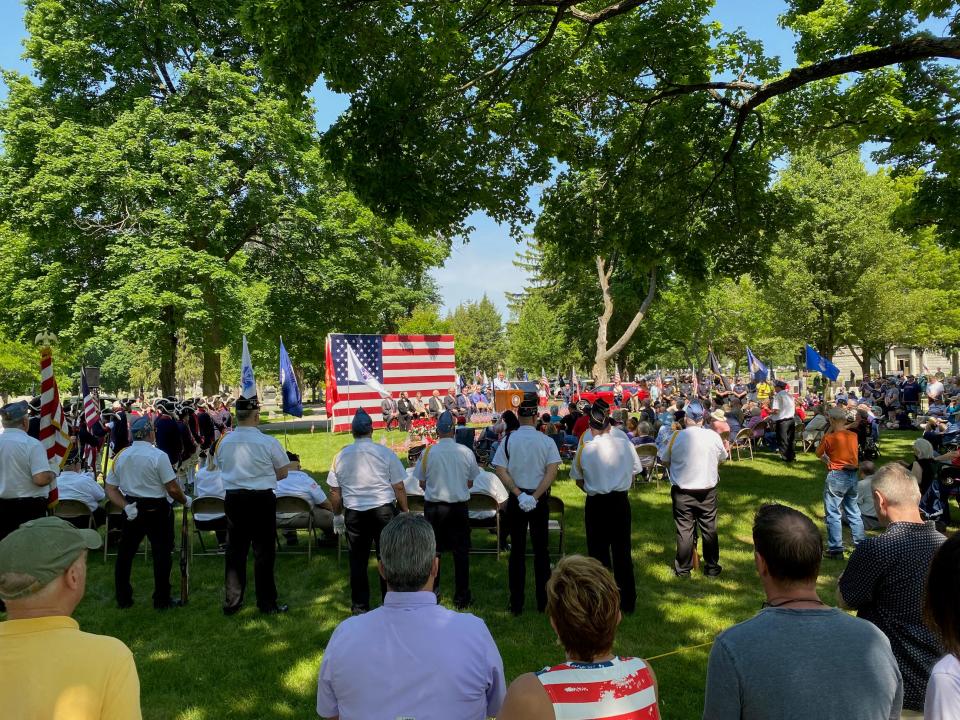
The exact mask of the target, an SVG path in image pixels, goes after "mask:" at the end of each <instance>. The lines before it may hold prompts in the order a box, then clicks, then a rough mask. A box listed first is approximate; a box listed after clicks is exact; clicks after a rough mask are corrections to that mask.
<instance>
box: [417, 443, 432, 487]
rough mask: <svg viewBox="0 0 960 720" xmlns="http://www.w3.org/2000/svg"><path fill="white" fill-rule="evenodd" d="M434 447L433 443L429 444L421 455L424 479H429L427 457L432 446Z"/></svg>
mask: <svg viewBox="0 0 960 720" xmlns="http://www.w3.org/2000/svg"><path fill="white" fill-rule="evenodd" d="M432 447H433V445H427V447H425V448H424V449H423V454H422V455H421V456H420V466H421V467H422V468H423V479H424V480H426V479H427V458H428V457H429V456H430V448H432Z"/></svg>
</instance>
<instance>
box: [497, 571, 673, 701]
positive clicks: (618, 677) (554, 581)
mask: <svg viewBox="0 0 960 720" xmlns="http://www.w3.org/2000/svg"><path fill="white" fill-rule="evenodd" d="M619 595H620V592H619V590H618V589H617V583H616V582H614V579H613V577H611V575H610V571H609V570H607V569H605V568H604V567H602V566H601V565H600V563H599V562H597V560H595V559H594V558H585V557H583V556H581V555H567V556H566V557H564V558H561V559H560V562H558V563H557V568H556V569H555V570H554V571H553V575H552V576H551V577H550V582H548V583H547V615H549V617H550V624H551V626H552V627H553V630H554V632H555V633H556V635H557V639H558V640H559V641H560V644H561V645H563V649H564V651H565V652H566V656H567V657H566V661H565V662H563V663H561V664H560V665H555V666H554V667H546V668H544V669H543V670H541V671H540V672H537V673H527V674H526V675H521V676H520V677H518V678H517V679H516V680H514V681H513V683H512V684H511V685H510V689H509V690H508V691H507V697H506V699H505V700H504V701H503V709H502V710H501V711H500V714H499V715H497V718H498V720H557V719H558V718H559V720H564V718H587V717H589V718H593V719H594V720H605V719H607V718H611V719H614V718H616V719H620V720H633V719H636V720H640V718H646V719H647V720H658V718H659V717H660V709H659V707H658V706H657V685H656V677H655V676H654V674H653V668H651V667H650V666H649V665H648V664H647V663H646V662H645V661H644V660H641V659H640V658H633V657H621V656H619V655H614V654H613V645H614V639H615V637H616V633H617V627H618V626H619V625H620V620H621V618H622V616H621V614H620V606H621V604H622V603H621V602H620V598H619Z"/></svg>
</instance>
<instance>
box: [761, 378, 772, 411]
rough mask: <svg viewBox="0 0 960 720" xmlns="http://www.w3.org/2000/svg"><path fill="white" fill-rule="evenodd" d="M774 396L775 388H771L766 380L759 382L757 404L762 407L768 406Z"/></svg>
mask: <svg viewBox="0 0 960 720" xmlns="http://www.w3.org/2000/svg"><path fill="white" fill-rule="evenodd" d="M771 395H773V388H772V387H771V386H770V383H768V382H767V381H766V380H760V381H758V382H757V402H758V403H760V404H761V405H766V404H767V401H768V400H770V396H771Z"/></svg>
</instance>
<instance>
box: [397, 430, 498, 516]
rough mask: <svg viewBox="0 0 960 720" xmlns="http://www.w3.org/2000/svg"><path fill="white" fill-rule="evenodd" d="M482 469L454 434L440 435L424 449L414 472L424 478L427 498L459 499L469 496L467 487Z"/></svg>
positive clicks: (457, 500)
mask: <svg viewBox="0 0 960 720" xmlns="http://www.w3.org/2000/svg"><path fill="white" fill-rule="evenodd" d="M482 472H483V471H482V470H481V469H480V467H479V466H478V465H477V458H476V456H475V455H474V454H473V452H471V451H470V450H469V449H468V448H467V447H466V446H464V445H461V444H459V443H458V442H456V441H454V439H453V438H440V440H439V442H437V444H436V445H432V446H430V447H427V448H425V449H424V451H423V452H422V453H420V457H419V458H418V459H417V464H416V466H415V467H414V469H413V476H414V477H415V478H416V479H417V481H418V482H419V481H421V480H423V481H425V483H426V487H425V490H424V494H423V495H424V499H425V500H428V501H430V502H445V503H458V502H467V500H469V499H470V487H469V485H472V484H473V481H475V480H476V479H477V477H478V476H479V475H480V474H481V473H482Z"/></svg>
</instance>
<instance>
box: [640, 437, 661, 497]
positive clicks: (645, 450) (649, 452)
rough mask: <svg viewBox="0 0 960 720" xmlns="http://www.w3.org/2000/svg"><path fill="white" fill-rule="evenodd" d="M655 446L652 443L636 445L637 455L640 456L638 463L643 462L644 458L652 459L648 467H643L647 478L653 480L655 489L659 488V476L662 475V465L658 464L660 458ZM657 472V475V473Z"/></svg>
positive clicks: (645, 465)
mask: <svg viewBox="0 0 960 720" xmlns="http://www.w3.org/2000/svg"><path fill="white" fill-rule="evenodd" d="M657 452H658V450H657V446H656V445H654V444H653V443H644V444H643V445H637V455H639V456H640V462H641V463H642V462H643V459H644V458H653V462H652V463H650V464H649V465H647V464H644V467H646V468H647V472H648V477H650V478H653V479H654V480H656V482H657V487H658V488H659V487H660V475H662V474H663V465H661V464H660V458H659V457H658V455H657ZM658 470H659V473H660V474H659V475H658V474H657V471H658Z"/></svg>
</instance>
